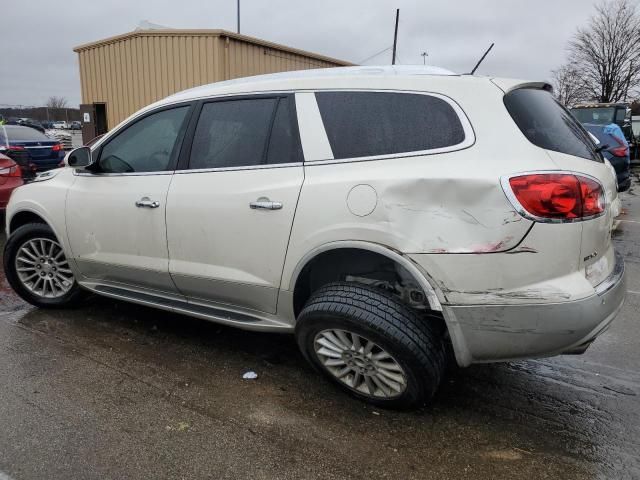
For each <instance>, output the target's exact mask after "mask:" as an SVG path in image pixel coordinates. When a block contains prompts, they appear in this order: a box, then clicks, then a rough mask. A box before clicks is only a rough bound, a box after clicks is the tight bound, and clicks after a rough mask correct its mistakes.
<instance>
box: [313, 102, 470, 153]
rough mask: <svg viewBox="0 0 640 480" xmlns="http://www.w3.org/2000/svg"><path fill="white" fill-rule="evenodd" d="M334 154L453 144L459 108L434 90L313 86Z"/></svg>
mask: <svg viewBox="0 0 640 480" xmlns="http://www.w3.org/2000/svg"><path fill="white" fill-rule="evenodd" d="M316 99H317V102H318V107H319V109H320V114H321V116H322V121H323V123H324V127H325V130H326V132H327V136H328V138H329V143H330V145H331V149H332V150H333V157H334V158H335V159H342V158H357V157H371V156H378V155H392V154H398V153H408V152H419V151H425V150H436V149H439V148H446V147H452V146H455V145H458V144H461V143H462V142H463V141H464V140H465V132H464V128H463V126H462V123H461V122H460V118H459V117H458V114H457V113H456V112H455V110H454V109H453V107H452V106H451V105H450V104H449V103H448V102H446V101H445V100H443V99H441V98H438V97H435V96H433V95H420V94H411V93H396V92H317V93H316Z"/></svg>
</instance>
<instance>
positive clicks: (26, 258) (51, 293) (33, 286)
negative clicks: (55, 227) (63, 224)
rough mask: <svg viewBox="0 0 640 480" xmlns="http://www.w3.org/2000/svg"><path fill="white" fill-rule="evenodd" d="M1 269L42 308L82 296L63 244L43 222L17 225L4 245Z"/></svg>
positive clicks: (17, 289) (20, 291)
mask: <svg viewBox="0 0 640 480" xmlns="http://www.w3.org/2000/svg"><path fill="white" fill-rule="evenodd" d="M3 260H4V272H5V275H6V277H7V280H8V281H9V284H10V285H11V287H12V288H13V290H14V291H15V292H16V293H17V294H18V295H20V297H22V298H23V299H24V300H25V301H27V302H29V303H31V304H32V305H35V306H37V307H42V308H62V307H67V306H71V305H74V304H76V303H78V301H80V300H81V299H82V297H83V296H84V292H83V291H82V290H81V288H80V286H79V285H78V283H77V282H76V281H75V278H74V276H73V272H72V271H71V268H70V267H69V263H68V262H67V258H66V257H65V254H64V251H63V249H62V246H61V245H60V243H59V242H58V239H57V238H56V236H55V235H54V233H53V231H52V230H51V228H50V227H49V226H48V225H46V224H44V223H29V224H27V225H23V226H22V227H20V228H18V229H16V230H15V231H14V232H13V233H12V234H11V236H10V237H9V239H8V240H7V244H6V245H5V248H4V259H3Z"/></svg>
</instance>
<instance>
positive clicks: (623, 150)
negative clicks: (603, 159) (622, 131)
mask: <svg viewBox="0 0 640 480" xmlns="http://www.w3.org/2000/svg"><path fill="white" fill-rule="evenodd" d="M611 136H612V137H613V139H614V140H615V141H616V142H617V144H618V146H617V147H615V148H610V149H609V151H610V152H611V154H612V155H613V156H614V157H626V156H627V155H628V154H629V147H627V146H626V145H625V144H624V141H622V140H620V139H619V138H618V137H617V136H615V135H611Z"/></svg>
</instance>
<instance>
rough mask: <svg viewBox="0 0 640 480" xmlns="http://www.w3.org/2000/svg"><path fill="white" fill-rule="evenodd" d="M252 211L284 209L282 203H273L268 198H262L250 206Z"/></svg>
mask: <svg viewBox="0 0 640 480" xmlns="http://www.w3.org/2000/svg"><path fill="white" fill-rule="evenodd" d="M249 207H251V209H252V210H280V209H281V208H282V203H281V202H272V201H271V200H269V199H268V198H266V197H260V198H259V199H258V200H256V201H255V202H251V203H250V204H249Z"/></svg>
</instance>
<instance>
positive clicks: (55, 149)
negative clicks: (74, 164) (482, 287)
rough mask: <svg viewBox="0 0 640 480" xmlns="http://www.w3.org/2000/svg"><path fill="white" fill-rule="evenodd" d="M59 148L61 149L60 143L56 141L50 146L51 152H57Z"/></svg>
mask: <svg viewBox="0 0 640 480" xmlns="http://www.w3.org/2000/svg"><path fill="white" fill-rule="evenodd" d="M60 150H62V144H60V143H56V144H55V145H54V146H53V147H51V151H53V152H59V151H60Z"/></svg>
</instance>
